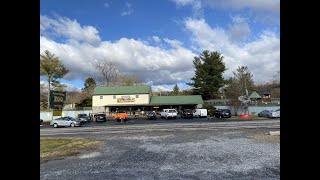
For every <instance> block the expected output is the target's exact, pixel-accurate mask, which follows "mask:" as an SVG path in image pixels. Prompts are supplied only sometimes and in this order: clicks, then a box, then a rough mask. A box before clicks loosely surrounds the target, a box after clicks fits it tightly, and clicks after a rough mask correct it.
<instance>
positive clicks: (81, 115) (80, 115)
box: [79, 114, 87, 117]
mask: <svg viewBox="0 0 320 180" xmlns="http://www.w3.org/2000/svg"><path fill="white" fill-rule="evenodd" d="M86 116H87V114H79V117H86Z"/></svg>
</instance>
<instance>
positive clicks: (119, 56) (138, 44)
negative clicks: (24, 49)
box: [40, 19, 196, 85]
mask: <svg viewBox="0 0 320 180" xmlns="http://www.w3.org/2000/svg"><path fill="white" fill-rule="evenodd" d="M49 20H50V21H55V20H53V19H49ZM69 22H72V21H69ZM155 37H156V36H155ZM67 38H70V37H67ZM154 39H158V38H154ZM159 39H160V38H159ZM165 39H166V41H167V42H168V43H171V44H172V45H174V48H167V49H162V48H160V47H157V46H150V45H147V44H146V43H144V42H142V41H140V40H135V39H128V38H121V39H119V40H118V41H115V42H111V41H101V42H100V43H99V44H90V43H87V42H79V41H73V39H68V41H66V42H56V41H55V40H53V39H50V38H49V37H45V36H40V53H43V52H44V50H49V51H50V52H52V53H54V54H55V55H56V56H58V57H59V58H60V60H61V61H62V62H63V63H64V64H65V66H66V67H67V68H68V69H69V70H70V72H69V73H68V74H67V75H66V76H65V77H64V79H66V80H76V79H79V80H85V78H87V77H95V76H96V75H97V74H98V72H97V70H96V69H95V67H94V62H95V60H97V59H101V58H108V59H110V60H111V61H113V62H114V63H116V64H117V65H118V67H119V69H120V71H122V72H126V73H131V74H134V75H136V76H138V77H139V78H140V79H141V80H143V81H144V82H148V81H153V84H154V85H157V84H175V83H177V81H184V80H186V79H187V80H189V79H190V78H191V77H192V76H193V71H194V69H193V66H192V61H193V58H194V56H196V54H194V53H193V52H192V51H191V50H189V49H186V48H184V47H181V46H180V45H182V43H181V42H179V41H177V40H174V39H168V38H165Z"/></svg>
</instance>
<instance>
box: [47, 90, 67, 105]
mask: <svg viewBox="0 0 320 180" xmlns="http://www.w3.org/2000/svg"><path fill="white" fill-rule="evenodd" d="M65 100H66V92H62V91H50V107H51V109H62V107H63V103H64V101H65Z"/></svg>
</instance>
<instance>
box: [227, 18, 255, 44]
mask: <svg viewBox="0 0 320 180" xmlns="http://www.w3.org/2000/svg"><path fill="white" fill-rule="evenodd" d="M232 22H233V24H232V25H230V27H229V32H228V33H229V34H230V39H231V41H233V42H236V43H239V42H243V41H245V40H246V38H247V37H248V36H249V35H250V33H251V30H250V27H249V24H248V23H247V21H246V20H245V19H244V18H241V17H239V16H236V17H233V18H232Z"/></svg>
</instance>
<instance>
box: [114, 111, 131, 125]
mask: <svg viewBox="0 0 320 180" xmlns="http://www.w3.org/2000/svg"><path fill="white" fill-rule="evenodd" d="M128 117H129V115H128V113H127V112H125V111H118V112H116V114H115V115H114V118H115V119H116V120H117V122H118V123H119V122H121V121H122V120H123V122H125V123H127V122H128Z"/></svg>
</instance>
